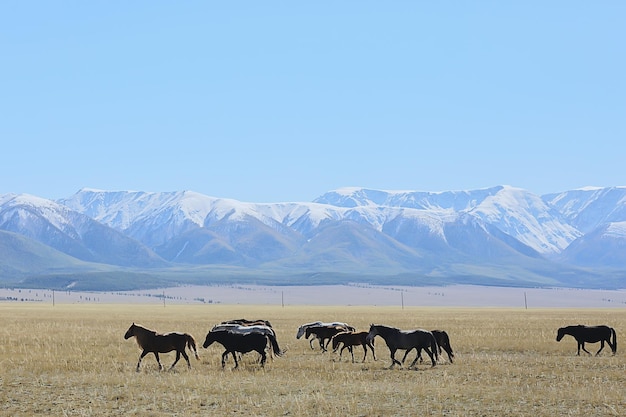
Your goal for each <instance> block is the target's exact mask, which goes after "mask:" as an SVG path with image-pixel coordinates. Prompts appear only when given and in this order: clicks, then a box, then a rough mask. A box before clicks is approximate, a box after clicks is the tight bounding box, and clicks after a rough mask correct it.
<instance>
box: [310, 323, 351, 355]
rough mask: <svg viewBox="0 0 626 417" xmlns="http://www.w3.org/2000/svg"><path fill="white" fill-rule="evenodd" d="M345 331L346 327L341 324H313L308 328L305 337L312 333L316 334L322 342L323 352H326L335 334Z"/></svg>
mask: <svg viewBox="0 0 626 417" xmlns="http://www.w3.org/2000/svg"><path fill="white" fill-rule="evenodd" d="M345 331H346V329H345V328H343V327H340V326H312V327H307V328H306V330H305V331H304V335H305V339H308V338H309V337H310V336H311V335H315V337H316V338H317V339H318V340H319V342H320V348H321V349H322V352H326V348H327V347H328V344H329V343H330V340H331V339H332V338H333V336H334V335H336V334H337V333H341V332H345Z"/></svg>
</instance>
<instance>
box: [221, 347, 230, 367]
mask: <svg viewBox="0 0 626 417" xmlns="http://www.w3.org/2000/svg"><path fill="white" fill-rule="evenodd" d="M228 353H229V352H228V350H225V351H224V353H222V369H224V367H225V366H226V357H227V356H228Z"/></svg>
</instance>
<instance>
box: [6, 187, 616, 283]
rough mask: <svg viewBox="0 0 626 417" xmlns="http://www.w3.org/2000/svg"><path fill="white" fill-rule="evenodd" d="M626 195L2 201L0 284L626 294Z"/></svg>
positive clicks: (185, 194)
mask: <svg viewBox="0 0 626 417" xmlns="http://www.w3.org/2000/svg"><path fill="white" fill-rule="evenodd" d="M625 280H626V187H586V188H581V189H576V190H571V191H564V192H561V193H554V194H546V195H541V196H539V195H535V194H533V193H531V192H529V191H527V190H523V189H520V188H515V187H511V186H504V185H501V186H495V187H491V188H485V189H478V190H470V191H444V192H422V191H385V190H372V189H365V188H342V189H338V190H334V191H330V192H327V193H326V194H323V195H322V196H320V197H318V198H317V199H315V200H314V201H313V202H302V203H296V202H291V203H263V204H260V203H248V202H241V201H237V200H232V199H223V198H215V197H210V196H206V195H203V194H199V193H197V192H193V191H177V192H143V191H103V190H95V189H88V188H85V189H81V190H79V191H78V192H77V193H76V194H74V195H72V196H70V197H68V198H63V199H59V200H56V201H53V200H48V199H44V198H40V197H36V196H31V195H27V194H5V195H0V285H5V286H7V285H9V286H30V287H33V286H37V287H44V288H80V289H93V290H103V289H132V288H145V287H155V286H162V285H176V284H182V283H194V284H198V283H204V284H219V283H233V282H240V283H259V284H293V285H301V284H308V285H311V284H329V283H337V284H340V283H353V282H358V283H372V284H382V285H389V284H395V285H427V284H428V285H437V284H441V285H446V284H453V283H463V284H479V285H506V286H567V287H581V288H624V287H626V285H625V284H626V281H625Z"/></svg>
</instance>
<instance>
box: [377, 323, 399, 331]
mask: <svg viewBox="0 0 626 417" xmlns="http://www.w3.org/2000/svg"><path fill="white" fill-rule="evenodd" d="M372 326H374V327H382V328H385V329H389V330H395V331H398V332H401V331H402V330H400V329H398V328H397V327H391V326H386V325H384V324H372Z"/></svg>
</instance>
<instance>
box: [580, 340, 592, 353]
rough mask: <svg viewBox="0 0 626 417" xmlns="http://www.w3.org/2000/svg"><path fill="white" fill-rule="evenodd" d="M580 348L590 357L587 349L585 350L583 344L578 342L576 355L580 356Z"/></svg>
mask: <svg viewBox="0 0 626 417" xmlns="http://www.w3.org/2000/svg"><path fill="white" fill-rule="evenodd" d="M580 348H582V349H583V350H584V351H585V352H587V354H588V355H591V352H589V351H588V350H587V349H585V342H578V354H579V355H580Z"/></svg>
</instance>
